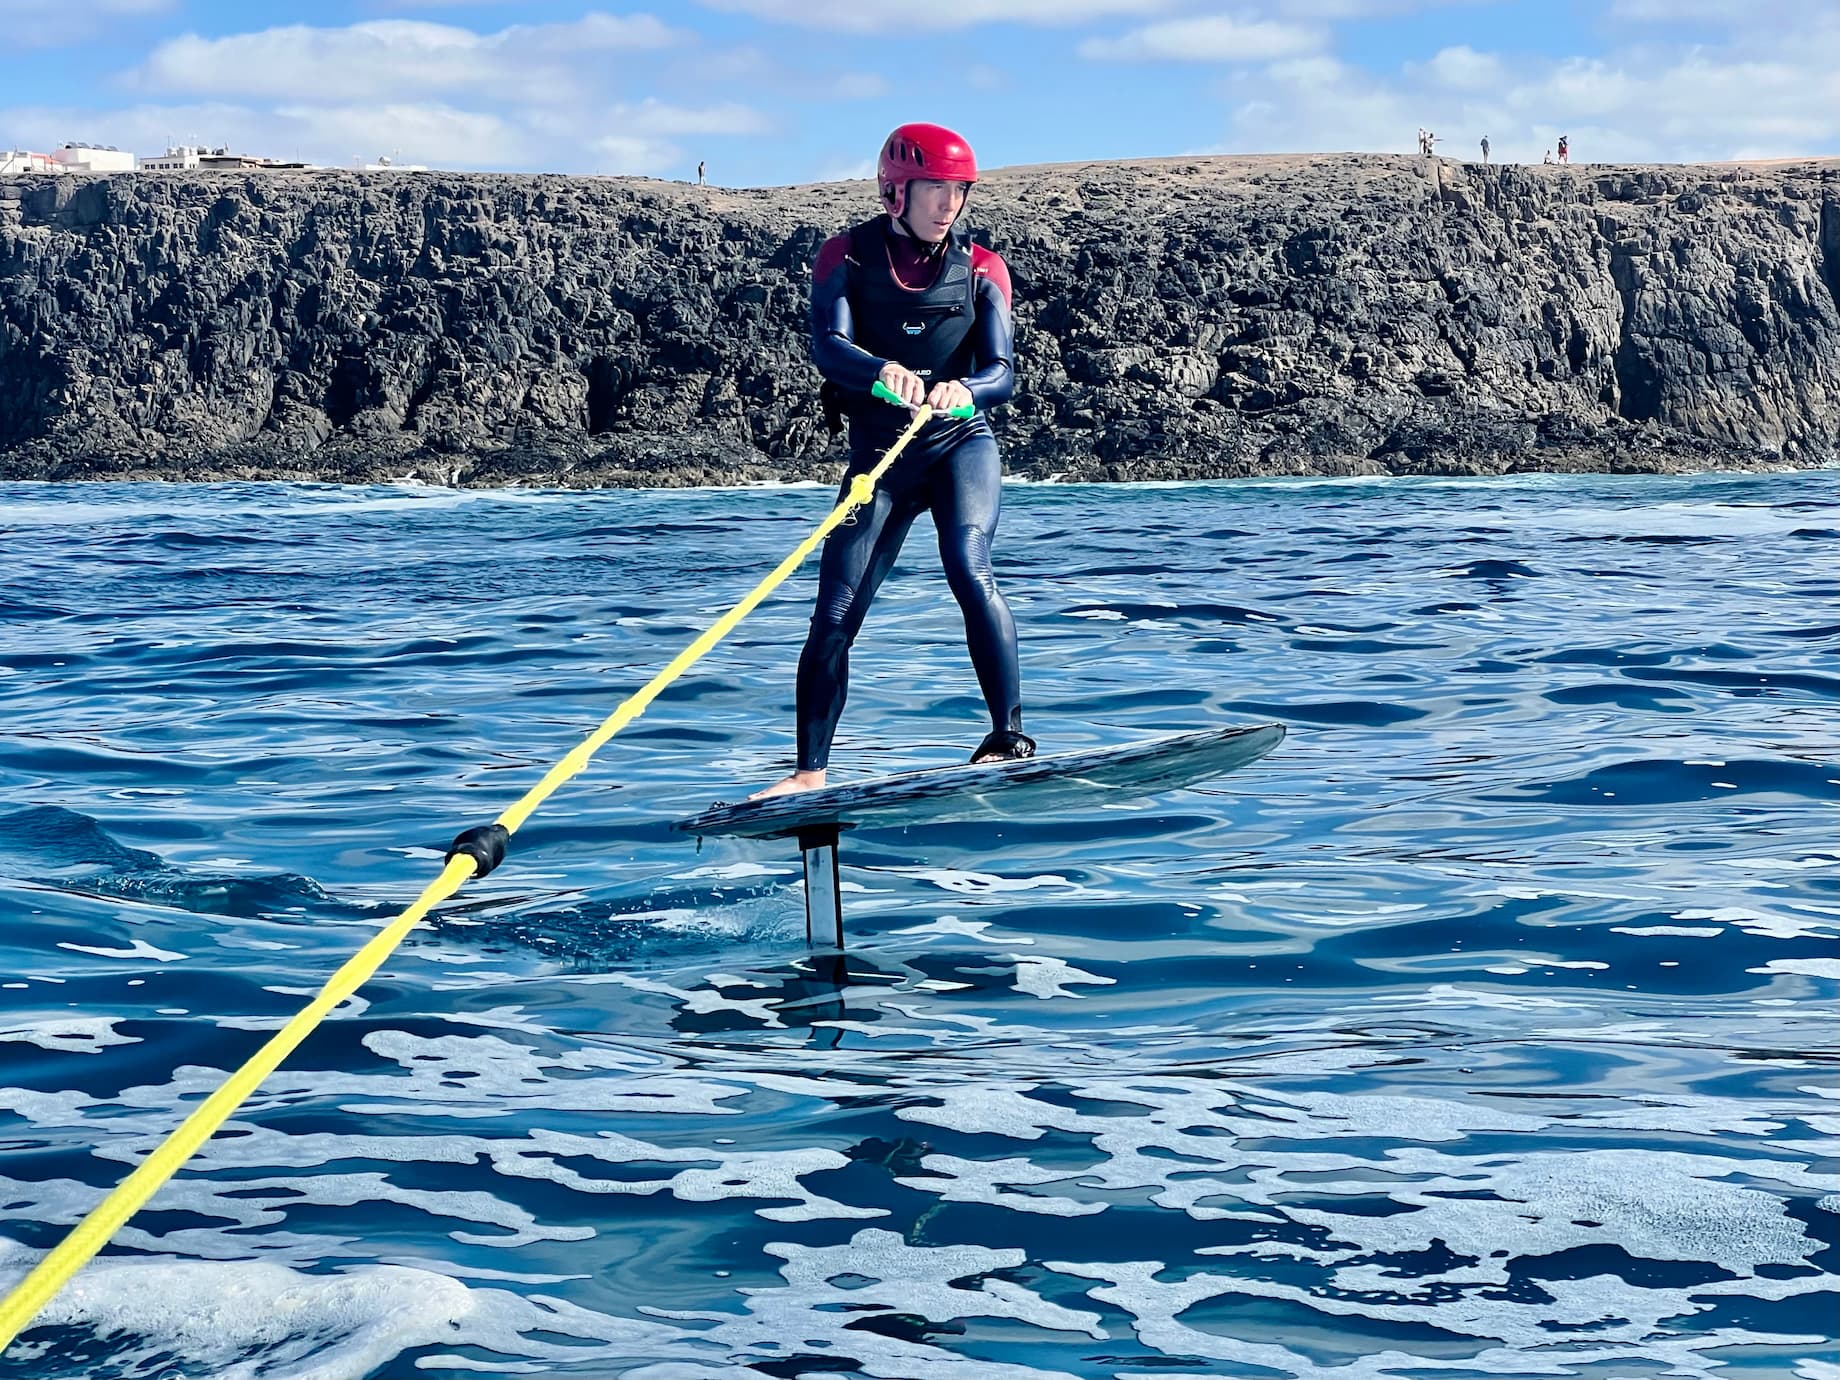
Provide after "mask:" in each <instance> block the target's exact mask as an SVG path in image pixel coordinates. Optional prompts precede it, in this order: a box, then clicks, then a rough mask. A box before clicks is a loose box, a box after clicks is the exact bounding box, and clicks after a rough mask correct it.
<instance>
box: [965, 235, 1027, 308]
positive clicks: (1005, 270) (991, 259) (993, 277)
mask: <svg viewBox="0 0 1840 1380" xmlns="http://www.w3.org/2000/svg"><path fill="white" fill-rule="evenodd" d="M971 271H972V272H973V273H975V274H977V275H978V276H979V277H981V278H988V279H990V282H991V286H992V287H994V288H996V290H997V291H998V292H1000V293H1002V294H1003V305H1004V306H1006V307H1010V308H1014V307H1015V305H1016V303H1015V299H1014V297H1013V296H1012V295H1011V293H1010V288H1009V265H1008V264H1006V263H1004V262H1003V256H1002V255H1001V254H999V253H997V251H996V250H994V249H986V248H984V246H983V245H981V244H974V245H972V246H971Z"/></svg>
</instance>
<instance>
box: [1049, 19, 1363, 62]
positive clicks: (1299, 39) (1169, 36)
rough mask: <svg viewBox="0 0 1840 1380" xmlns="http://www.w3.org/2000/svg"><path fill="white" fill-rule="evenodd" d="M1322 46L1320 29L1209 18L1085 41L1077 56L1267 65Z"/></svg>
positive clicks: (1173, 21)
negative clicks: (1262, 63)
mask: <svg viewBox="0 0 1840 1380" xmlns="http://www.w3.org/2000/svg"><path fill="white" fill-rule="evenodd" d="M1327 41H1328V40H1327V35H1326V34H1325V33H1324V32H1323V31H1322V30H1320V29H1315V28H1308V27H1304V26H1302V25H1297V24H1283V23H1279V22H1277V21H1275V20H1269V19H1252V18H1245V19H1236V18H1234V17H1232V16H1231V15H1224V14H1214V15H1198V16H1196V17H1195V18H1193V19H1170V20H1165V21H1163V22H1162V23H1159V24H1147V25H1145V26H1144V27H1143V28H1140V29H1133V30H1131V31H1130V32H1129V33H1126V34H1123V35H1120V36H1119V37H1117V38H1089V39H1087V40H1085V41H1084V42H1083V43H1081V44H1080V48H1079V52H1080V56H1081V57H1083V58H1091V59H1093V60H1095V61H1104V62H1268V61H1271V60H1272V59H1274V58H1287V57H1292V56H1294V55H1296V54H1299V53H1309V52H1314V51H1316V50H1317V49H1319V48H1321V47H1323V46H1324V44H1325V43H1326V42H1327Z"/></svg>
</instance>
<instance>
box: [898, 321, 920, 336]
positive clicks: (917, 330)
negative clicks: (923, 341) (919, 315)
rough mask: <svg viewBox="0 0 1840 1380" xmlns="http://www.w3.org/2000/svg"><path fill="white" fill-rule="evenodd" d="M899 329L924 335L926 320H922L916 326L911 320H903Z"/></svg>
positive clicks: (910, 333) (912, 333)
mask: <svg viewBox="0 0 1840 1380" xmlns="http://www.w3.org/2000/svg"><path fill="white" fill-rule="evenodd" d="M901 329H902V330H904V331H906V332H907V333H908V334H909V335H925V334H926V322H924V321H922V322H921V323H920V324H919V325H918V326H916V325H914V324H913V323H912V322H911V321H903V322H902V323H901Z"/></svg>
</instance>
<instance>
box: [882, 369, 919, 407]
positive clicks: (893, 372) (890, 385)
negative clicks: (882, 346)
mask: <svg viewBox="0 0 1840 1380" xmlns="http://www.w3.org/2000/svg"><path fill="white" fill-rule="evenodd" d="M881 380H882V386H883V387H884V388H886V389H887V390H888V391H889V392H890V393H893V394H894V395H895V396H896V397H897V398H899V399H900V400H901V401H902V402H904V403H906V404H907V406H908V407H910V408H917V407H919V406H920V404H921V403H923V402H925V401H926V384H925V383H923V382H921V379H920V376H919V375H918V374H916V373H915V372H914V371H913V370H912V369H907V368H904V367H902V366H901V365H899V364H896V363H895V362H894V361H893V360H892V359H891V360H889V361H888V363H886V364H884V365H883V366H882V373H881Z"/></svg>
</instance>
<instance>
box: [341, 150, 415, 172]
mask: <svg viewBox="0 0 1840 1380" xmlns="http://www.w3.org/2000/svg"><path fill="white" fill-rule="evenodd" d="M358 171H359V172H427V171H428V165H427V164H426V163H398V162H397V161H396V160H395V159H394V158H392V157H390V155H389V154H387V153H381V154H378V155H377V161H376V162H375V163H365V164H363V165H362V166H360V167H359V169H358Z"/></svg>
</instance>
